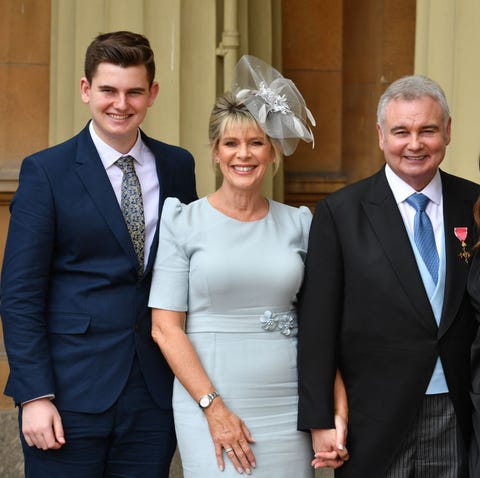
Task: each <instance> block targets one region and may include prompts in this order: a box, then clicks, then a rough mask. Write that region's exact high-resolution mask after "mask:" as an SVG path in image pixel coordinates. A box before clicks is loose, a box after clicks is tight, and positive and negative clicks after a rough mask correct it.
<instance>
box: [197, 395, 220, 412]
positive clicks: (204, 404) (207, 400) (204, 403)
mask: <svg viewBox="0 0 480 478" xmlns="http://www.w3.org/2000/svg"><path fill="white" fill-rule="evenodd" d="M219 396H220V395H219V394H218V393H217V392H215V391H214V392H212V393H207V395H204V396H203V397H200V400H199V401H198V406H199V407H200V408H202V409H203V410H205V408H208V407H209V406H210V405H211V404H212V402H213V400H214V399H215V398H217V397H219Z"/></svg>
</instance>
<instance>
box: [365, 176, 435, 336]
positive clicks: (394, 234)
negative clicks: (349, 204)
mask: <svg viewBox="0 0 480 478" xmlns="http://www.w3.org/2000/svg"><path fill="white" fill-rule="evenodd" d="M362 206H363V208H364V211H365V214H366V215H367V217H368V219H369V221H370V224H371V226H372V228H373V230H374V231H375V233H376V235H377V237H378V242H379V244H380V245H381V247H382V248H383V249H384V252H385V256H386V258H387V260H388V261H389V262H390V264H391V267H392V270H393V273H394V274H396V275H397V277H398V279H399V282H400V284H401V287H402V289H403V292H404V293H405V294H406V295H407V296H408V297H409V299H410V302H411V304H412V307H413V308H414V309H415V310H416V311H417V312H418V313H417V318H418V320H419V321H420V322H421V323H422V324H423V325H424V326H425V327H426V328H427V329H428V330H429V331H435V330H436V329H437V324H436V322H435V317H434V315H433V312H432V308H431V306H430V302H429V300H428V297H427V294H426V292H425V287H424V285H423V281H422V278H421V275H420V272H419V270H418V267H417V262H416V260H415V255H414V253H413V250H412V247H411V245H410V241H409V238H408V234H407V231H406V230H405V225H404V223H403V219H402V216H401V214H400V211H399V210H398V206H397V204H396V202H395V199H394V197H393V194H392V191H391V189H390V186H389V185H388V182H387V179H386V176H385V172H384V170H382V171H380V172H379V173H378V174H377V175H376V176H375V177H374V179H373V183H372V189H371V195H370V198H368V199H367V200H366V201H363V203H362ZM397 293H400V291H392V294H397Z"/></svg>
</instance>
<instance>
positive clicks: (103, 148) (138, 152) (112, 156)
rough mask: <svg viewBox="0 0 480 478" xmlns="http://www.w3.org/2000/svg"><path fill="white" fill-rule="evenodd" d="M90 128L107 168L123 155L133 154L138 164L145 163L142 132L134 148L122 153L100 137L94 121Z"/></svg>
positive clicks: (91, 122) (138, 135) (94, 142)
mask: <svg viewBox="0 0 480 478" xmlns="http://www.w3.org/2000/svg"><path fill="white" fill-rule="evenodd" d="M88 130H89V131H90V136H91V137H92V141H93V144H94V145H95V147H96V148H97V151H98V155H99V156H100V159H101V160H102V163H103V166H104V168H105V169H107V168H109V167H110V166H112V165H113V164H115V161H117V159H118V158H120V157H121V156H127V155H129V156H133V158H135V161H136V162H137V163H138V164H140V165H141V164H142V163H143V155H142V148H143V141H142V135H141V134H140V132H138V134H137V141H135V144H134V145H133V147H132V149H131V150H130V151H129V152H128V153H126V154H122V153H120V152H119V151H117V150H116V149H114V148H112V147H111V146H109V145H108V144H107V143H105V141H103V140H102V139H101V138H100V136H98V134H97V133H96V132H95V128H94V127H93V121H90V124H89V125H88Z"/></svg>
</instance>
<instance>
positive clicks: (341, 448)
mask: <svg viewBox="0 0 480 478" xmlns="http://www.w3.org/2000/svg"><path fill="white" fill-rule="evenodd" d="M335 426H336V428H331V429H325V430H312V431H311V432H312V444H313V449H314V451H315V458H314V459H313V460H312V466H313V467H314V468H325V467H329V468H333V469H335V468H339V467H340V466H342V465H343V464H344V462H345V461H347V460H348V458H349V455H348V451H347V448H346V447H345V443H346V440H347V422H346V420H345V419H344V418H343V417H341V416H340V415H335Z"/></svg>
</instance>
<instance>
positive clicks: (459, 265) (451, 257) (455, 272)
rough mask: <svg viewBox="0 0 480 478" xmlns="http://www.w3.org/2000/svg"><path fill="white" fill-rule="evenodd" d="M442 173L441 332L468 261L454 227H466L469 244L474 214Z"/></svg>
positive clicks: (458, 298) (461, 290) (460, 292)
mask: <svg viewBox="0 0 480 478" xmlns="http://www.w3.org/2000/svg"><path fill="white" fill-rule="evenodd" d="M441 174H442V189H443V224H444V231H445V254H446V259H447V270H446V277H445V295H444V302H443V311H442V318H441V321H440V329H439V335H440V336H442V335H443V334H444V333H445V332H446V331H447V330H448V328H449V327H450V325H451V323H452V321H453V320H454V318H455V316H456V314H457V312H458V308H459V307H460V304H461V303H462V300H463V297H464V294H465V284H466V281H467V275H468V270H469V264H467V263H466V262H465V261H464V260H463V259H462V258H461V257H459V253H460V252H461V250H462V249H461V245H460V241H459V240H458V239H457V238H456V237H455V234H454V228H455V227H468V234H469V236H468V237H467V242H468V243H469V247H468V248H471V247H472V245H473V244H472V243H471V241H472V238H473V214H472V202H471V199H470V198H466V197H465V196H464V194H463V191H462V190H459V188H455V184H454V183H452V181H451V178H450V176H449V175H448V174H445V173H443V172H442V173H441Z"/></svg>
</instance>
